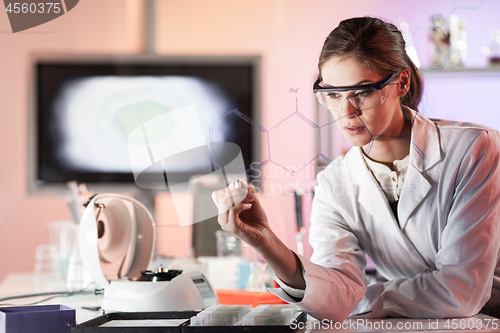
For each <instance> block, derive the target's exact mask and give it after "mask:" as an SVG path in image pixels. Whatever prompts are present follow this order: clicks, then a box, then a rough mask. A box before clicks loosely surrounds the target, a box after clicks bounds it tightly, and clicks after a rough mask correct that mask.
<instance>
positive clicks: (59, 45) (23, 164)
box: [0, 0, 500, 280]
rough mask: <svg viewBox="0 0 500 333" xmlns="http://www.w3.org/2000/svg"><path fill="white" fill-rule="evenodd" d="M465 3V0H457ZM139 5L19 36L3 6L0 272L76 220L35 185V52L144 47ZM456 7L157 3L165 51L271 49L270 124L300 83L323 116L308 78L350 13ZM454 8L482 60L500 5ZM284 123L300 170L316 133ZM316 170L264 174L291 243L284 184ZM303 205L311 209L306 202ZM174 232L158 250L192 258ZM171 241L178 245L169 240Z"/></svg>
mask: <svg viewBox="0 0 500 333" xmlns="http://www.w3.org/2000/svg"><path fill="white" fill-rule="evenodd" d="M463 2H466V1H464V0H460V1H459V0H456V1H455V3H457V4H462V3H463ZM468 2H471V1H468ZM473 2H474V1H473ZM475 2H478V3H479V1H475ZM141 8H142V7H141V1H140V0H106V1H102V0H85V1H80V3H79V4H78V6H77V7H75V9H73V10H72V11H71V12H69V13H68V14H66V15H64V16H62V17H60V18H59V19H56V20H54V21H52V22H49V23H46V24H44V25H42V26H40V27H37V28H33V29H31V30H29V31H26V32H22V33H17V34H12V33H10V26H9V24H8V19H7V15H6V13H5V12H4V11H0V45H1V46H0V60H1V61H0V107H1V108H0V156H1V158H0V161H1V163H0V280H1V279H2V278H3V277H4V276H5V275H6V274H7V273H8V272H13V271H30V270H32V267H33V260H34V251H35V247H36V245H37V244H41V243H44V242H46V241H47V237H46V231H45V229H44V222H45V221H49V220H56V219H66V218H68V214H67V211H66V208H65V206H64V204H63V202H62V201H61V200H60V199H59V198H58V197H57V196H40V195H29V194H28V193H27V147H28V142H27V138H28V132H27V131H28V129H27V128H28V127H27V123H28V106H29V101H30V94H29V71H28V64H29V55H30V54H31V53H38V52H43V53H77V54H78V53H86V54H88V53H91V54H92V53H99V54H122V53H128V54H131V53H137V52H140V50H141V48H142V47H143V43H142V40H141V16H140V12H141ZM453 8H454V2H453V1H451V0H449V1H440V2H436V1H430V0H425V1H419V2H416V1H409V0H406V1H399V0H384V1H368V0H357V1H334V0H316V1H314V2H311V1H303V0H253V1H245V2H244V1H234V0H211V1H206V0H186V1H178V0H176V1H174V0H160V1H158V6H157V34H156V37H157V40H156V43H157V52H158V53H159V54H193V55H200V54H209V55H248V54H251V55H260V56H262V119H261V123H262V125H263V126H264V127H265V128H267V129H271V128H273V127H274V126H275V125H276V124H278V123H279V122H281V121H282V120H283V119H285V118H286V117H287V116H289V115H290V114H292V113H293V112H295V95H294V94H290V92H289V91H290V89H291V88H294V89H297V88H298V94H297V97H298V109H299V111H300V112H301V113H302V114H303V115H304V116H305V117H307V118H309V119H311V120H314V119H315V111H314V110H315V109H314V105H315V101H314V96H313V94H312V93H311V86H312V83H313V81H314V78H315V76H316V75H317V73H316V61H317V57H318V54H319V50H320V48H321V45H322V43H323V40H324V38H325V37H326V35H327V34H328V33H329V32H330V30H331V29H332V28H334V27H335V26H336V25H337V24H338V22H339V21H340V20H341V19H344V18H347V17H351V16H363V15H374V16H379V17H382V18H386V19H389V20H393V21H396V20H397V19H399V18H405V19H407V20H408V22H409V24H410V29H411V30H412V31H414V30H415V29H416V28H417V27H419V26H426V25H428V23H427V21H428V19H429V17H430V16H431V15H432V14H436V13H439V14H443V15H445V16H446V15H448V14H450V13H451V12H452V10H453ZM454 13H456V14H458V15H459V16H461V17H466V18H467V20H468V22H469V28H468V32H469V38H468V41H469V58H468V60H467V64H468V65H469V66H471V67H478V66H483V65H484V63H485V61H484V57H483V56H482V54H481V51H480V49H481V47H482V46H484V45H487V44H488V43H489V30H491V29H494V28H497V29H498V28H500V24H498V23H497V22H498V14H499V13H500V2H499V1H495V0H484V1H483V2H482V3H481V6H480V7H479V8H478V9H475V10H474V9H457V10H455V11H454ZM422 48H424V49H425V47H422ZM420 51H422V52H423V51H424V50H420ZM280 126H281V125H280ZM287 126H288V127H287V128H286V130H283V129H282V128H281V130H282V131H283V133H282V134H280V135H278V136H277V137H276V138H274V139H273V142H272V143H271V144H272V146H271V150H272V154H273V159H275V158H276V159H278V160H283V159H284V160H286V163H287V164H288V165H293V164H297V165H299V166H300V165H301V163H303V158H304V155H307V154H310V152H311V151H312V150H314V149H315V148H314V147H315V136H314V135H315V134H314V131H311V130H310V129H308V128H307V127H304V125H303V124H301V123H300V122H292V123H289V124H287ZM273 131H274V130H273ZM287 133H288V136H287ZM299 135H300V139H297V137H298V136H299ZM313 169H314V168H313ZM309 171H310V172H304V173H303V174H302V175H301V176H298V177H292V176H290V175H288V174H287V173H284V172H282V170H281V171H280V168H278V167H276V166H275V165H273V164H269V165H268V166H267V168H266V169H264V170H262V172H263V173H265V176H264V181H265V186H264V192H266V193H264V195H262V201H263V203H264V206H265V208H266V209H267V213H268V217H269V220H270V222H271V224H272V226H273V228H274V229H275V230H276V232H277V233H278V234H279V235H280V236H281V237H282V238H283V239H284V241H285V243H286V244H288V245H289V246H290V247H292V248H295V245H294V234H293V231H294V221H295V220H294V210H293V197H291V196H289V195H287V194H286V193H285V189H288V190H289V189H290V188H291V185H290V184H297V182H298V186H302V187H303V188H309V187H310V184H311V179H313V178H314V173H315V172H314V170H309ZM157 201H159V202H162V203H163V206H162V208H160V209H159V210H158V212H157V214H158V219H159V220H158V223H159V224H160V223H168V222H169V221H172V220H173V219H175V218H173V217H172V216H171V213H170V212H171V210H170V211H169V210H168V209H167V208H166V207H168V205H169V202H168V195H164V196H159V198H157ZM186 209H188V208H186ZM305 210H306V212H305V216H307V215H308V205H307V204H306V209H305ZM166 230H167V229H166V228H164V229H162V231H161V232H160V233H161V235H162V236H161V239H160V240H159V247H158V249H159V250H160V251H161V252H162V253H164V254H174V255H187V254H188V253H189V246H187V244H188V243H187V242H188V234H189V232H186V230H177V231H166ZM183 237H185V238H183ZM171 239H174V240H178V243H175V242H173V243H171V242H170V241H168V240H171ZM162 240H163V242H162ZM166 244H170V245H166ZM307 254H310V248H307Z"/></svg>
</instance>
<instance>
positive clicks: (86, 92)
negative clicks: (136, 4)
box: [29, 56, 260, 192]
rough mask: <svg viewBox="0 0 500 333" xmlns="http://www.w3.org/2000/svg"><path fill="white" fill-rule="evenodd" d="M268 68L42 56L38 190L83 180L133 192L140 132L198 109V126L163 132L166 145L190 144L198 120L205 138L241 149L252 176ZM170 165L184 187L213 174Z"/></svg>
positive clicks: (207, 61)
mask: <svg viewBox="0 0 500 333" xmlns="http://www.w3.org/2000/svg"><path fill="white" fill-rule="evenodd" d="M259 64H260V61H259V58H258V57H161V56H143V57H141V56H130V57H100V56H92V57H62V56H61V57H57V58H50V57H39V58H38V59H36V60H34V61H33V76H34V79H33V89H34V96H35V99H34V103H33V112H32V114H31V115H30V120H31V122H30V124H31V127H30V134H31V139H30V159H29V161H30V162H29V163H30V168H29V169H30V189H31V191H32V192H39V191H52V190H54V189H55V190H56V191H60V190H61V189H63V188H65V187H66V184H67V182H69V181H73V180H76V181H78V182H81V183H86V184H87V185H88V186H89V187H91V188H92V189H94V188H97V191H100V190H99V188H103V187H104V188H109V187H110V186H111V187H113V186H117V187H123V186H124V185H125V186H127V185H132V186H133V185H134V183H135V179H134V174H133V170H132V166H131V156H130V149H129V148H130V147H129V145H130V142H131V141H130V135H131V133H132V132H133V131H134V130H137V129H138V128H140V127H141V125H142V124H144V123H146V122H149V123H155V119H159V118H157V117H159V116H161V115H165V114H168V113H169V112H172V111H174V110H183V108H184V109H185V108H191V109H190V110H193V106H194V108H195V111H196V114H197V118H198V120H196V119H189V120H188V121H184V122H181V123H178V124H177V125H176V128H169V126H163V127H162V128H161V135H163V139H165V133H171V134H168V135H170V136H171V137H172V140H170V139H168V140H167V141H166V142H165V143H164V145H165V146H169V145H170V146H174V145H176V144H178V143H179V142H180V141H179V140H181V141H182V142H184V143H186V144H187V145H189V144H190V143H189V142H190V140H194V139H193V138H191V137H189V136H188V135H186V133H188V132H189V130H188V129H189V127H190V126H191V125H192V124H193V123H197V124H198V126H201V128H202V132H203V133H202V135H201V136H200V137H198V140H200V138H201V140H205V141H206V142H230V143H233V144H236V145H237V146H238V147H239V148H240V150H241V155H242V157H243V161H244V164H245V170H246V172H247V173H251V172H252V170H253V169H254V168H253V165H258V161H259V159H260V156H259V152H260V149H259V148H260V133H259V129H258V127H259V126H258V124H259V122H260V112H259V96H260V91H259V90H260V82H259V75H260V73H259V71H260V68H259ZM193 118H194V117H193ZM179 124H180V125H179ZM179 126H180V127H179ZM182 126H184V127H182ZM168 135H167V136H168ZM182 135H184V136H186V137H182ZM174 137H175V138H174ZM179 138H180V139H179ZM149 139H150V140H155V138H154V134H153V135H150V136H149ZM176 142H177V143H176ZM254 162H257V163H254ZM163 167H164V168H165V166H163ZM166 168H167V169H166V170H165V169H163V172H164V173H166V174H167V175H168V180H169V182H170V181H175V182H176V183H180V182H184V181H188V180H189V179H190V177H192V176H193V175H197V174H200V173H204V172H205V170H204V169H203V166H200V165H197V163H194V162H193V163H188V164H186V163H185V164H178V165H175V164H173V165H169V166H167V167H166ZM159 172H162V171H161V170H160V171H159Z"/></svg>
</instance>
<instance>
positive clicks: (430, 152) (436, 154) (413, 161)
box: [346, 106, 441, 185]
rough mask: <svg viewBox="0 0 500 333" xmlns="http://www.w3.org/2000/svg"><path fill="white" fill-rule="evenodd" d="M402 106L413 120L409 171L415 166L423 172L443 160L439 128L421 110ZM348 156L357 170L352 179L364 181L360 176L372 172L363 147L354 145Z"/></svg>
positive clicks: (357, 182)
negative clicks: (367, 164)
mask: <svg viewBox="0 0 500 333" xmlns="http://www.w3.org/2000/svg"><path fill="white" fill-rule="evenodd" d="M402 108H403V113H404V114H405V117H407V118H408V119H411V121H412V128H411V146H410V166H409V168H408V171H409V170H411V167H413V168H414V169H415V170H416V171H418V173H420V174H422V173H424V172H425V171H426V170H428V169H430V168H431V167H432V166H434V165H435V164H436V163H438V162H439V161H440V160H441V149H440V146H439V137H438V133H437V128H436V125H435V124H434V123H433V122H432V121H431V120H429V119H428V118H427V117H425V116H423V115H421V114H420V113H419V112H417V111H414V110H412V109H410V108H407V107H405V106H403V107H402ZM346 158H347V159H348V161H347V163H348V165H349V166H353V170H354V171H355V172H352V173H350V176H351V177H350V181H351V182H352V183H354V184H358V185H360V184H362V183H364V182H365V181H366V178H365V177H360V176H361V175H364V176H369V175H370V172H369V170H368V169H367V168H366V166H365V162H364V160H363V150H362V149H361V147H354V148H353V149H352V150H351V151H350V152H349V153H348V154H347V155H346ZM349 159H352V161H349ZM424 179H425V178H424ZM405 183H406V181H405Z"/></svg>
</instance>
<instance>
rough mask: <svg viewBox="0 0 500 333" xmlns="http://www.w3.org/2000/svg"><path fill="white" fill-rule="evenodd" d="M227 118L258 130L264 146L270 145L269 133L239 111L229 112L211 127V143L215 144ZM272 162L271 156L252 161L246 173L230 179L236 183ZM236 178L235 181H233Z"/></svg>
mask: <svg viewBox="0 0 500 333" xmlns="http://www.w3.org/2000/svg"><path fill="white" fill-rule="evenodd" d="M227 118H236V119H233V120H241V121H244V122H246V123H248V124H249V125H250V126H251V127H252V128H253V129H256V130H257V133H261V134H262V135H261V140H263V141H264V144H267V145H269V133H268V131H267V130H266V129H265V128H264V127H262V126H261V125H260V124H259V123H257V122H256V121H255V120H253V119H250V118H249V117H248V116H246V115H244V114H243V113H241V112H240V111H238V110H236V109H235V110H232V111H229V112H228V113H226V114H224V115H223V116H222V117H220V118H219V119H217V120H216V121H214V122H213V123H212V124H211V125H210V126H209V142H210V143H213V142H215V139H214V138H215V137H216V133H217V131H218V130H219V127H220V126H221V121H222V120H223V119H227ZM269 162H270V158H269V156H263V157H262V158H261V159H260V160H259V161H252V163H251V165H250V167H248V168H247V169H246V170H245V172H244V173H241V174H238V175H230V176H229V178H230V179H231V181H236V180H241V179H242V178H243V177H245V176H246V175H247V174H250V173H251V172H252V171H253V170H256V169H259V168H260V167H262V166H264V165H266V164H267V163H269ZM217 167H218V168H220V166H219V165H217ZM212 169H214V165H212ZM233 178H234V179H233Z"/></svg>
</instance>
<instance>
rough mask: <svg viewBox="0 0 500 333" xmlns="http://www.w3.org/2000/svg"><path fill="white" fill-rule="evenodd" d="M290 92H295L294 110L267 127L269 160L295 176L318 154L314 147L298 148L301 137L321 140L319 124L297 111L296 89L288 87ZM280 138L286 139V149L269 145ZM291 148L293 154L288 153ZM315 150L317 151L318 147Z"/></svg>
mask: <svg viewBox="0 0 500 333" xmlns="http://www.w3.org/2000/svg"><path fill="white" fill-rule="evenodd" d="M290 93H294V94H295V112H294V113H292V114H290V115H289V116H287V117H286V118H285V119H283V120H282V121H280V122H279V123H278V124H276V125H275V126H273V127H272V128H271V129H269V131H268V133H269V160H270V162H272V163H274V164H275V165H277V166H279V167H281V168H283V169H285V170H286V171H288V172H290V174H291V175H292V176H295V175H296V174H297V172H299V171H301V170H302V169H304V168H305V167H307V166H308V165H310V164H311V163H312V162H313V161H314V160H316V158H318V157H319V156H320V155H319V154H317V152H316V151H315V149H311V148H308V149H301V148H300V147H301V146H303V145H301V142H302V141H303V137H304V136H307V137H315V138H316V142H321V140H320V137H319V135H320V131H319V126H318V125H316V124H315V123H314V122H312V121H311V120H309V119H308V118H307V117H306V116H304V115H303V114H302V113H300V112H299V109H298V97H297V89H290ZM298 129H300V132H298V131H297V130H298ZM297 133H302V136H301V135H297ZM281 140H286V142H287V146H288V149H287V150H288V151H284V152H283V151H277V150H276V149H274V148H273V146H272V145H271V143H273V142H274V143H276V142H278V141H281ZM292 150H293V154H289V151H292ZM317 150H318V151H319V149H317Z"/></svg>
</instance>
